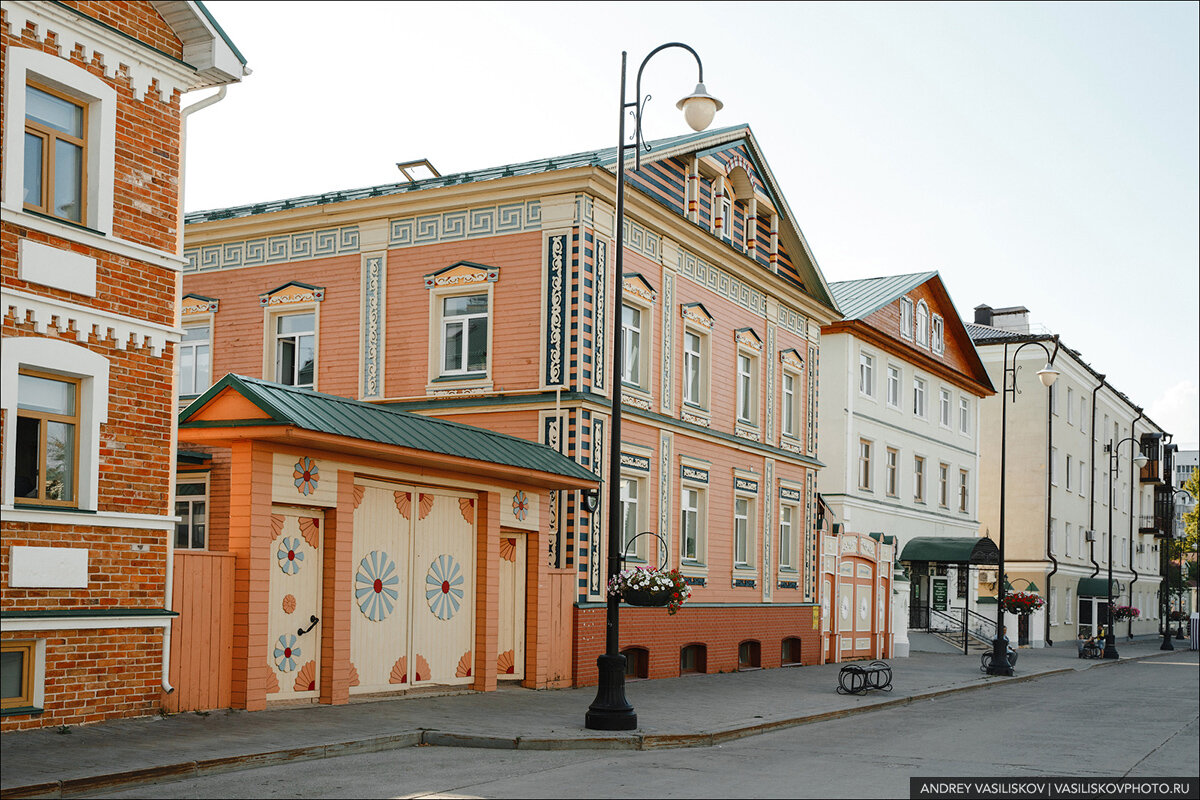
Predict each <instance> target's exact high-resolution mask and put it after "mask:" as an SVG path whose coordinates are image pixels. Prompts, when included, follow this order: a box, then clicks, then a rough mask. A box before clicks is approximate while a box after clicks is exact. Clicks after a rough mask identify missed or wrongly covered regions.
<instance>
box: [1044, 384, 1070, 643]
mask: <svg viewBox="0 0 1200 800" xmlns="http://www.w3.org/2000/svg"><path fill="white" fill-rule="evenodd" d="M1050 412H1051V408H1050V404H1049V403H1047V404H1046V463H1050V459H1051V458H1052V457H1053V455H1054V415H1053V414H1052V413H1050ZM1067 413H1070V411H1068V412H1067ZM1051 489H1052V486H1051V484H1050V470H1046V557H1047V558H1049V559H1050V563H1051V564H1053V565H1054V566H1052V567H1051V568H1050V572H1049V573H1048V574H1047V575H1046V601H1047V602H1049V599H1050V596H1051V595H1050V591H1051V588H1050V582H1051V580H1052V579H1053V578H1054V576H1055V574H1056V573H1057V572H1058V559H1057V558H1055V557H1054V551H1053V550H1052V549H1051V540H1052V538H1053V536H1054V530H1053V529H1052V528H1051V525H1050V515H1051V514H1052V513H1053V509H1054V494H1053V493H1052V491H1051ZM1049 611H1050V609H1049V607H1047V608H1046V612H1047V613H1045V614H1043V615H1042V624H1043V627H1044V628H1045V633H1044V634H1043V636H1042V639H1044V640H1045V642H1046V646H1047V647H1053V646H1054V641H1053V640H1052V639H1051V638H1050V614H1049Z"/></svg>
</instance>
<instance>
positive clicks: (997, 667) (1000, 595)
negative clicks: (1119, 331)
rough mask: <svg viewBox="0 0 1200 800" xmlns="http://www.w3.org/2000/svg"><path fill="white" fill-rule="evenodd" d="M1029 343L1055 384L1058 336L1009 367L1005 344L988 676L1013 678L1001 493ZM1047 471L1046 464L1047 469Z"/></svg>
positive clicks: (1045, 377) (1045, 381)
mask: <svg viewBox="0 0 1200 800" xmlns="http://www.w3.org/2000/svg"><path fill="white" fill-rule="evenodd" d="M1031 344H1036V345H1037V346H1038V347H1040V348H1042V351H1043V352H1044V353H1045V354H1046V366H1044V367H1042V368H1041V369H1039V370H1038V372H1037V376H1038V380H1039V381H1041V383H1042V385H1043V386H1045V387H1046V391H1047V392H1049V391H1050V387H1051V386H1053V385H1054V381H1056V380H1057V379H1058V375H1059V372H1058V370H1056V369H1055V368H1054V357H1055V356H1057V355H1058V336H1057V335H1055V337H1054V351H1053V352H1051V351H1050V350H1049V349H1048V348H1047V347H1046V345H1044V344H1042V342H1041V341H1039V340H1037V339H1034V340H1032V341H1028V342H1025V343H1023V344H1022V345H1021V346H1020V347H1018V348H1017V349H1016V350H1015V351H1013V356H1012V362H1013V365H1012V367H1009V366H1008V343H1007V342H1006V343H1005V345H1004V394H1003V396H1002V398H1001V401H1000V403H1001V405H1000V409H1001V410H1000V541H999V550H1000V563H999V565H998V568H997V571H996V574H997V575H999V576H1001V578H1000V580H999V581H998V582H997V586H998V588H997V590H996V594H997V597H996V637H995V638H994V639H992V660H991V662H990V663H989V664H988V665H987V673H988V674H989V675H1012V674H1013V670H1012V665H1011V664H1009V662H1008V648H1007V647H1006V645H1007V644H1008V640H1007V637H1006V636H1005V635H1004V595H1005V593H1006V592H1005V588H1006V587H1005V583H1006V581H1005V580H1004V578H1003V575H1004V492H1005V477H1006V475H1005V472H1006V470H1005V467H1006V466H1007V463H1008V403H1009V400H1008V398H1009V396H1010V395H1011V396H1012V402H1014V403H1015V402H1016V401H1017V395H1018V394H1020V390H1019V389H1018V388H1017V370H1018V369H1019V367H1018V366H1017V356H1019V355H1020V354H1021V351H1022V350H1024V349H1025V348H1026V347H1028V346H1029V345H1031ZM1047 468H1049V465H1048V466H1047Z"/></svg>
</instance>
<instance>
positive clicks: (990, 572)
mask: <svg viewBox="0 0 1200 800" xmlns="http://www.w3.org/2000/svg"><path fill="white" fill-rule="evenodd" d="M979 580H980V581H982V582H983V583H995V582H996V570H994V569H981V570H979Z"/></svg>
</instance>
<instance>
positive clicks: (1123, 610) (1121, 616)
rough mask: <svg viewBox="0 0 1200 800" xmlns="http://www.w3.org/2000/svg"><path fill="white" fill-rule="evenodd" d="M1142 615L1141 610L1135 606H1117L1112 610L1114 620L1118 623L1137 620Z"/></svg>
mask: <svg viewBox="0 0 1200 800" xmlns="http://www.w3.org/2000/svg"><path fill="white" fill-rule="evenodd" d="M1141 615H1142V612H1141V609H1137V608H1134V607H1133V606H1116V607H1114V608H1113V610H1112V616H1113V619H1115V620H1116V621H1117V622H1124V621H1125V620H1127V619H1137V618H1138V617H1140V616H1141Z"/></svg>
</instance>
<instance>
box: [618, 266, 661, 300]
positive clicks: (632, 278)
mask: <svg viewBox="0 0 1200 800" xmlns="http://www.w3.org/2000/svg"><path fill="white" fill-rule="evenodd" d="M623 277H624V280H623V282H622V288H623V289H624V291H625V292H626V293H627V294H631V295H633V296H634V297H638V298H641V299H642V300H645V301H646V302H647V303H653V302H654V301H655V300H657V299H658V292H656V291H654V289H653V288H652V287H651V286H650V284H649V283H647V282H646V279H645V278H643V277H642V276H641V275H639V274H638V273H636V272H626V273H625V275H624V276H623Z"/></svg>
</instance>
